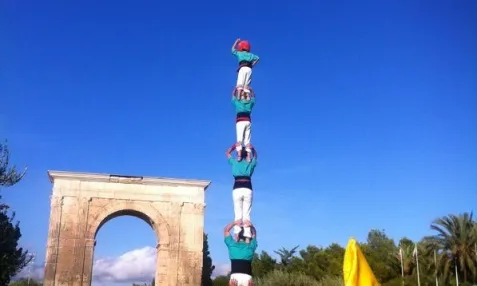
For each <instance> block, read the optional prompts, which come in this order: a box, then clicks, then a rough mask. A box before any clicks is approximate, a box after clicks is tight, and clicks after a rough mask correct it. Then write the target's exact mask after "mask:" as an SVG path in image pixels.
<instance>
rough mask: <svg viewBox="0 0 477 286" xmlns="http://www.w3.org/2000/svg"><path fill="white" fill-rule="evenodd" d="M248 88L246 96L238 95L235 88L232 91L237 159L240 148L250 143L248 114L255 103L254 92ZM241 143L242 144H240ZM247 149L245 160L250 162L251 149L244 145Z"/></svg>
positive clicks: (250, 134)
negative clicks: (248, 91)
mask: <svg viewBox="0 0 477 286" xmlns="http://www.w3.org/2000/svg"><path fill="white" fill-rule="evenodd" d="M249 89H250V93H249V94H248V95H246V96H242V97H241V96H240V95H239V92H238V91H237V88H235V89H234V90H233V92H232V105H233V106H234V107H235V113H236V119H235V130H236V134H237V145H236V146H237V147H236V149H235V150H236V151H237V161H241V160H242V159H243V158H242V156H241V155H242V148H243V146H247V145H248V144H250V140H251V138H252V120H251V117H250V115H251V114H252V109H253V107H254V105H255V94H254V92H253V90H252V88H249ZM242 145H243V146H242ZM245 151H247V160H248V161H249V162H250V159H251V156H250V154H251V152H252V150H251V149H250V148H248V147H245Z"/></svg>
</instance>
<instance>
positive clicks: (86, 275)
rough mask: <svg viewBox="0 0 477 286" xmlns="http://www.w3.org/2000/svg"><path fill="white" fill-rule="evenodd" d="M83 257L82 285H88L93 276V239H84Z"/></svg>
mask: <svg viewBox="0 0 477 286" xmlns="http://www.w3.org/2000/svg"><path fill="white" fill-rule="evenodd" d="M84 245H85V246H84V259H83V277H82V285H83V286H90V285H91V280H92V278H93V257H94V247H95V246H96V240H95V239H86V240H85V244H84Z"/></svg>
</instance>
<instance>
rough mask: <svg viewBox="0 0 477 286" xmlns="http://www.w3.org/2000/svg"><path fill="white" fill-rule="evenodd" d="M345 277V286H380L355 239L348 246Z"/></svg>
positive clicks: (344, 269) (344, 270)
mask: <svg viewBox="0 0 477 286" xmlns="http://www.w3.org/2000/svg"><path fill="white" fill-rule="evenodd" d="M343 277H344V282H345V286H379V283H378V281H377V280H376V278H375V277H374V274H373V271H372V270H371V268H370V267H369V265H368V261H366V258H365V257H364V255H363V253H362V252H361V249H360V248H359V246H358V244H357V243H356V240H355V239H354V238H351V239H350V240H349V241H348V245H347V246H346V252H345V256H344V262H343Z"/></svg>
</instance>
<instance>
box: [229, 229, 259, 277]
mask: <svg viewBox="0 0 477 286" xmlns="http://www.w3.org/2000/svg"><path fill="white" fill-rule="evenodd" d="M242 226H244V227H248V228H250V229H251V230H252V231H251V233H252V235H251V238H246V237H245V236H244V230H243V229H241V231H240V232H239V233H237V234H235V236H234V237H232V235H231V234H230V230H231V229H232V227H239V228H241V227H242ZM224 242H225V245H227V249H228V251H229V259H230V264H231V271H230V281H229V283H230V284H229V285H234V286H235V285H236V286H251V285H253V281H252V278H253V277H252V260H253V256H254V254H255V251H256V249H257V246H258V244H257V230H256V229H255V227H254V226H253V224H252V223H251V222H250V221H243V222H242V220H236V221H234V222H231V223H229V224H227V225H226V226H225V228H224Z"/></svg>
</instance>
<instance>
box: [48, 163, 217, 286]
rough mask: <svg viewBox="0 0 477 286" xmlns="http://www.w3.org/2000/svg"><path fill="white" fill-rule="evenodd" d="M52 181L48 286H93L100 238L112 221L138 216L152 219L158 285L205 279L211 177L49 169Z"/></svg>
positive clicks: (156, 281) (194, 282)
mask: <svg viewBox="0 0 477 286" xmlns="http://www.w3.org/2000/svg"><path fill="white" fill-rule="evenodd" d="M49 176H50V180H51V181H52V183H53V195H52V197H51V211H50V226H49V232H48V245H47V252H46V263H45V278H44V284H45V286H47V285H68V286H70V285H82V286H85V285H88V286H89V285H91V280H92V270H93V269H92V266H93V254H94V247H95V244H96V242H95V237H96V234H97V232H98V230H99V229H100V228H101V226H103V225H104V224H105V223H106V222H107V221H109V220H111V219H112V218H114V217H117V216H119V215H121V214H127V213H128V214H134V215H136V216H138V217H139V218H141V219H144V220H145V221H146V222H147V223H149V224H150V225H151V226H152V228H153V230H154V233H155V235H156V240H157V241H159V242H160V243H158V244H157V246H156V251H157V263H156V275H155V283H156V285H158V286H166V285H167V286H174V285H181V286H182V285H194V286H195V285H197V286H199V285H200V283H201V271H202V246H203V228H204V208H205V203H204V201H205V200H204V193H205V192H204V191H205V189H206V188H207V187H208V186H209V184H210V182H208V181H197V180H179V179H167V178H151V177H150V178H146V177H131V176H125V177H122V176H117V175H107V174H88V173H70V172H58V171H50V172H49Z"/></svg>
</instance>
